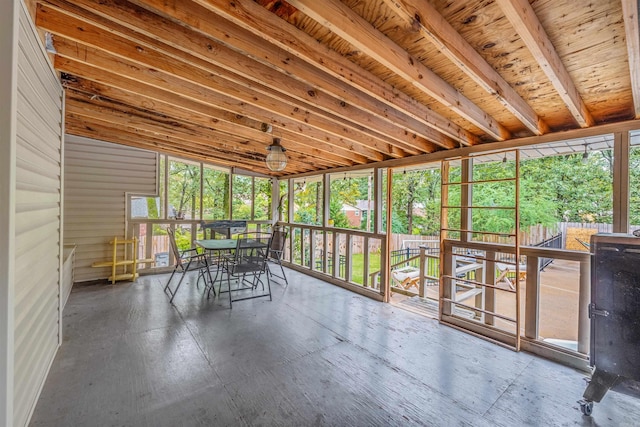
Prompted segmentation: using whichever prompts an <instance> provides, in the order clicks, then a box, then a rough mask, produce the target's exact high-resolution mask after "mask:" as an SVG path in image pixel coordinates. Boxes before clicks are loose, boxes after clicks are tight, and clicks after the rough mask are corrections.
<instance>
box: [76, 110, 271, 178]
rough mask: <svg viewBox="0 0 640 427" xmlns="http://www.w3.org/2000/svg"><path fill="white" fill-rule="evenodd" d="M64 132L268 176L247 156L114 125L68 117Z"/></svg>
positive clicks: (262, 162) (259, 162) (254, 160)
mask: <svg viewBox="0 0 640 427" xmlns="http://www.w3.org/2000/svg"><path fill="white" fill-rule="evenodd" d="M65 132H66V133H68V134H70V135H77V136H84V137H88V138H93V139H98V140H105V139H103V137H105V136H106V137H107V138H108V139H106V141H109V142H112V143H116V144H121V145H126V146H129V147H135V148H141V149H144V150H151V151H158V152H162V153H167V154H171V155H175V156H179V157H182V158H188V159H194V160H200V161H206V162H210V163H217V164H220V165H224V166H239V165H241V166H242V167H246V168H249V169H252V170H257V171H260V172H262V173H268V172H269V171H268V169H267V168H266V165H265V164H264V161H259V160H257V159H252V158H250V157H249V156H241V155H238V154H232V153H221V152H216V151H214V150H206V149H205V148H202V147H193V146H184V145H181V144H179V143H177V142H176V141H170V140H166V139H162V138H156V137H154V136H152V135H148V134H146V133H145V132H134V131H131V130H129V129H123V128H122V127H119V126H117V125H115V124H113V123H109V122H103V123H91V124H89V123H87V122H86V121H85V120H84V119H83V118H82V117H77V116H75V115H73V114H69V115H68V116H67V118H66V123H65Z"/></svg>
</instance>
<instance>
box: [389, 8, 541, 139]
mask: <svg viewBox="0 0 640 427" xmlns="http://www.w3.org/2000/svg"><path fill="white" fill-rule="evenodd" d="M384 3H385V4H386V5H387V6H388V7H389V8H390V9H392V10H394V11H395V12H396V14H397V15H398V16H399V17H400V18H402V19H403V20H404V21H405V22H406V23H407V24H409V25H410V26H411V27H413V28H418V29H419V31H420V33H421V34H422V35H423V36H425V38H426V39H427V40H429V41H430V42H431V43H432V44H433V45H434V46H435V47H436V48H437V49H438V51H440V52H441V53H443V54H444V55H445V56H446V57H447V58H449V59H450V60H451V62H453V63H454V64H455V65H456V66H458V68H460V70H462V71H463V72H464V73H466V74H467V75H468V76H469V77H470V78H471V79H473V81H475V82H476V83H477V84H478V85H479V86H481V87H482V88H484V89H485V90H486V91H487V92H489V93H490V94H491V95H493V96H495V97H496V99H498V100H499V101H500V103H501V104H502V105H504V106H505V107H506V108H507V109H508V110H509V111H510V112H511V113H512V114H513V115H515V116H516V117H517V118H518V119H519V120H520V121H521V122H522V123H523V124H524V125H525V126H526V127H527V128H528V129H529V130H530V131H531V132H533V133H534V134H536V135H542V134H545V133H547V132H549V126H548V125H547V124H546V122H545V121H544V120H542V118H540V117H539V116H538V114H537V113H536V112H535V111H534V110H533V108H531V106H530V105H529V104H527V103H526V101H525V100H524V99H522V97H521V96H520V95H518V94H517V93H516V91H515V90H514V89H513V88H512V87H511V86H510V85H509V83H507V82H506V81H505V79H504V78H502V76H501V75H500V74H499V73H498V72H497V71H496V70H494V68H493V67H492V66H491V65H489V63H488V62H487V61H486V60H485V59H484V58H483V57H482V56H481V55H480V54H479V53H478V52H477V51H476V50H475V49H474V48H473V47H472V46H471V45H470V44H469V43H468V42H467V41H466V40H465V39H464V37H462V35H460V33H458V32H457V31H456V30H455V29H454V28H453V27H452V26H451V24H449V23H448V22H447V21H446V19H444V17H443V16H442V15H440V13H439V12H438V10H437V9H436V8H435V7H433V6H432V5H431V3H430V2H429V1H428V0H384Z"/></svg>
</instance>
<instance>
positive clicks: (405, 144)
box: [40, 0, 455, 154]
mask: <svg viewBox="0 0 640 427" xmlns="http://www.w3.org/2000/svg"><path fill="white" fill-rule="evenodd" d="M49 1H54V2H56V3H58V6H55V7H52V8H53V9H55V10H56V11H57V12H58V13H64V14H67V15H68V16H69V17H71V16H77V17H79V18H80V19H82V20H83V21H84V22H88V21H90V22H91V24H94V25H97V26H100V27H102V28H109V32H110V34H114V33H116V32H117V33H119V34H120V35H121V36H123V37H125V38H127V39H128V40H131V41H135V43H139V44H141V45H143V46H147V47H148V48H155V49H159V50H161V51H162V52H163V53H165V54H168V55H171V56H173V57H174V58H176V59H181V60H184V61H185V62H191V63H193V64H194V65H196V66H199V67H200V68H202V69H204V70H206V71H209V72H213V73H219V72H220V71H219V70H220V69H221V68H224V69H225V70H227V71H230V72H231V73H234V74H238V75H241V76H243V77H244V78H245V79H251V80H252V81H253V84H252V83H246V82H245V81H244V79H236V82H237V83H241V84H245V85H251V87H252V89H253V90H263V91H267V93H268V94H270V95H272V96H276V95H275V94H274V91H275V89H277V91H278V92H280V93H281V94H286V95H287V96H293V97H295V98H296V99H297V100H298V101H300V102H305V103H308V104H309V105H312V106H317V107H319V108H321V109H322V110H324V111H326V112H328V113H331V114H334V115H335V116H334V117H335V119H336V120H341V121H342V122H343V123H344V124H345V125H346V126H353V125H352V124H351V123H358V125H359V130H360V131H363V132H369V130H371V131H375V132H377V133H380V134H383V135H385V136H387V137H388V138H391V139H392V140H390V142H391V143H392V144H393V143H394V141H393V140H395V141H397V143H396V145H398V147H399V148H401V149H403V150H404V151H406V152H407V153H409V154H419V153H425V152H427V153H428V152H433V151H435V150H436V149H437V148H436V147H434V145H433V144H434V143H435V144H437V145H439V146H441V147H444V148H451V147H453V146H454V145H455V144H454V143H453V141H452V140H451V138H449V137H446V136H444V135H443V134H441V133H439V132H436V131H434V130H433V129H431V128H424V130H422V131H421V132H420V134H419V135H416V134H415V132H416V131H415V130H413V129H406V127H407V125H408V124H415V120H414V119H411V118H406V117H405V123H399V122H398V120H396V121H392V120H389V119H387V118H386V117H385V116H384V115H382V114H380V113H379V112H380V111H381V110H382V106H381V105H380V104H381V103H380V102H379V101H377V100H375V99H372V98H370V97H368V96H366V95H364V94H362V93H355V91H354V89H353V88H351V87H349V89H350V92H349V93H347V96H346V97H342V98H340V99H339V98H336V97H335V96H336V94H334V93H329V91H328V90H327V88H330V89H332V90H333V92H337V90H336V84H338V85H344V84H343V83H342V82H340V81H338V80H337V79H335V78H333V77H330V76H328V75H327V74H324V73H323V75H324V80H321V81H319V83H320V84H322V85H323V86H322V87H318V88H316V87H313V86H310V84H309V83H312V84H315V83H318V81H317V80H318V79H317V78H316V77H315V76H314V75H313V74H314V72H317V70H315V69H313V68H312V67H310V66H308V64H304V65H306V70H299V71H300V72H301V73H302V74H301V75H299V76H297V77H301V78H302V80H298V79H294V78H293V77H290V76H289V75H288V74H286V73H283V72H282V70H277V71H276V70H275V68H274V67H268V66H267V65H264V64H262V63H260V62H257V61H255V60H254V59H251V58H250V57H248V56H247V55H245V54H240V53H238V52H236V51H234V50H231V49H230V48H228V47H226V46H224V45H222V44H220V43H219V42H218V41H215V40H214V39H211V38H210V37H206V36H204V35H202V34H201V33H196V32H195V31H192V30H190V29H187V28H186V27H184V26H181V25H178V24H176V23H174V22H171V21H168V20H163V21H160V20H159V19H158V18H157V16H155V15H154V17H155V18H151V17H148V16H146V15H150V14H151V12H148V11H146V10H144V9H141V8H139V7H136V6H134V5H131V4H128V3H123V4H118V3H114V4H113V5H107V4H105V3H106V2H101V3H100V4H99V5H96V4H95V3H94V2H90V1H88V0H84V1H83V0H77V1H75V2H74V3H75V5H76V6H78V4H79V3H82V4H83V5H84V6H85V7H91V11H87V10H84V9H81V8H79V7H75V6H74V7H73V11H72V12H69V11H67V10H64V9H62V6H64V5H66V2H65V1H64V0H49ZM97 8H99V12H100V15H101V17H104V18H103V19H104V20H105V21H106V20H107V19H110V20H112V21H107V22H96V21H97V20H100V19H99V17H98V16H97V15H96V14H95V13H94V12H96V9H97ZM41 9H43V11H42V15H44V16H41V17H40V19H42V20H43V21H46V19H47V18H46V14H47V13H48V10H47V8H46V7H42V8H41ZM145 12H146V13H145ZM69 19H73V18H67V20H69ZM58 21H59V22H60V21H61V20H60V19H59V20H58ZM113 22H117V23H118V24H119V25H120V26H121V27H120V28H115V27H116V26H115V25H113ZM40 25H41V26H43V27H45V26H47V24H45V23H42V24H40ZM48 25H55V24H48ZM58 25H59V24H58ZM67 28H73V25H71V23H69V25H67ZM57 31H61V30H57ZM141 33H143V34H145V35H142V34H141ZM167 34H171V40H170V41H167V40H166V36H167ZM66 36H67V37H70V35H69V34H66ZM145 39H146V40H145ZM150 39H151V40H150ZM157 41H159V42H161V43H163V44H162V45H160V44H158V43H157ZM167 42H168V43H170V45H169V44H166V43H167ZM282 53H283V54H284V52H282ZM196 58H198V59H199V60H200V61H202V62H198V61H197V60H196ZM298 68H300V67H298ZM310 74H311V75H310ZM226 77H228V78H233V76H232V75H229V76H226ZM307 82H309V83H307ZM345 86H346V85H345ZM363 97H366V98H368V99H369V101H370V102H366V100H365V99H363ZM344 98H349V99H350V100H353V101H354V102H353V103H352V102H351V101H350V102H349V103H347V102H344V101H343V99H344ZM363 105H364V107H365V108H363V107H362V106H363ZM395 118H396V119H397V117H395ZM400 126H403V127H404V128H403V127H400ZM431 141H433V143H432V142H431Z"/></svg>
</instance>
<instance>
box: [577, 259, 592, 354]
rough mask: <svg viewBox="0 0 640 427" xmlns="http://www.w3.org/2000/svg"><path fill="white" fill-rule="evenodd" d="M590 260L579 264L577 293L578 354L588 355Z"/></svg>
mask: <svg viewBox="0 0 640 427" xmlns="http://www.w3.org/2000/svg"><path fill="white" fill-rule="evenodd" d="M590 303H591V258H587V259H586V260H585V261H582V262H580V292H579V293H578V352H579V353H582V354H589V346H590V342H589V341H590V332H591V325H590V320H589V304H590Z"/></svg>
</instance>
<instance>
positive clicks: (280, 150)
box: [267, 138, 287, 172]
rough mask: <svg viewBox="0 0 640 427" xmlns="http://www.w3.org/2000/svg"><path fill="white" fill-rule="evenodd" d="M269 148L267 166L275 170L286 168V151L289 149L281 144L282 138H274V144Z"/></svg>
mask: <svg viewBox="0 0 640 427" xmlns="http://www.w3.org/2000/svg"><path fill="white" fill-rule="evenodd" d="M267 150H268V151H269V153H268V154H267V167H268V168H269V169H270V170H272V171H274V172H280V171H281V170H284V168H286V167H287V155H286V154H284V152H285V151H287V150H286V149H285V148H284V147H283V146H282V145H280V138H273V144H271V145H270V146H268V147H267Z"/></svg>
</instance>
